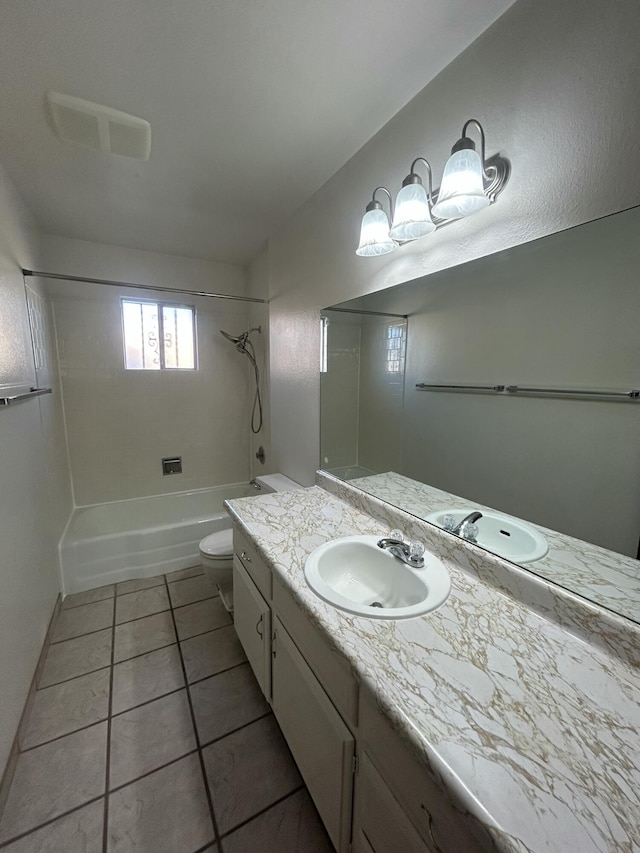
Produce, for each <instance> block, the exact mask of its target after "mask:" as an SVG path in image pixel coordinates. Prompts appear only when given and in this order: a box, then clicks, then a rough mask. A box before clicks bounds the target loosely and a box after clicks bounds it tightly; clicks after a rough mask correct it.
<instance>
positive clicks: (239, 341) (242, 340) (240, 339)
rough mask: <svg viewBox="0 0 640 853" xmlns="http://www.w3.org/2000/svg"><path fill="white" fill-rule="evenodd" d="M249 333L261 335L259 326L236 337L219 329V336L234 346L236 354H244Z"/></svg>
mask: <svg viewBox="0 0 640 853" xmlns="http://www.w3.org/2000/svg"><path fill="white" fill-rule="evenodd" d="M251 332H258V333H262V327H261V326H254V328H253V329H247V331H246V332H243V333H242V334H241V335H237V336H236V337H234V336H233V335H230V334H229V332H225V331H224V330H223V329H220V334H221V335H223V336H224V337H225V338H226V339H227V340H228V341H231V343H232V344H235V347H236V349H237V350H238V352H246V346H247V341H248V340H249V335H250V334H251Z"/></svg>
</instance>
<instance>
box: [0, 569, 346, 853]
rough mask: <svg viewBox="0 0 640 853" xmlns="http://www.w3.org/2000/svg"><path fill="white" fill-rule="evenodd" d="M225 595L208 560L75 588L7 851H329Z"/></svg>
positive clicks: (11, 815)
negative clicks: (210, 577)
mask: <svg viewBox="0 0 640 853" xmlns="http://www.w3.org/2000/svg"><path fill="white" fill-rule="evenodd" d="M214 592H215V591H214V590H213V589H212V587H211V586H210V585H209V583H208V582H207V580H206V578H205V577H204V576H203V575H202V573H201V570H200V569H199V567H195V568H193V569H184V570H183V571H181V572H174V573H173V574H172V575H166V576H165V575H163V576H161V577H157V578H149V579H145V580H134V581H126V582H125V583H120V584H117V585H115V586H114V585H112V586H106V587H102V588H101V589H97V590H91V591H90V592H86V593H79V594H78V595H73V596H69V597H68V598H66V599H65V601H64V603H63V605H62V608H61V610H60V613H59V616H58V619H57V622H56V625H55V626H54V628H53V632H52V641H51V644H50V646H49V648H48V650H47V654H46V658H45V662H44V667H43V669H42V674H41V677H40V681H39V684H38V685H37V687H38V689H37V691H36V694H35V699H34V702H33V705H32V709H31V714H30V717H29V720H28V722H27V724H26V726H25V728H24V734H23V737H22V742H21V744H20V749H21V751H20V756H19V758H18V763H17V766H16V771H15V775H14V778H13V782H12V785H11V788H10V790H9V795H8V797H7V801H6V805H5V808H4V811H3V813H2V815H1V816H0V850H1V851H2V853H204V851H212V853H253V851H260V853H296V851H297V852H298V853H330V851H331V850H332V849H333V848H332V847H331V844H330V842H329V840H328V838H327V836H326V833H325V831H324V829H323V827H322V824H321V823H320V820H319V818H318V815H317V813H316V811H315V808H314V806H313V804H312V802H311V799H310V797H309V795H308V793H307V791H306V789H305V787H304V784H303V782H302V779H301V778H300V775H299V773H298V770H297V768H296V765H295V763H294V762H293V759H292V758H291V754H290V753H289V750H288V749H287V746H286V744H285V741H284V739H283V737H282V734H281V732H280V730H279V728H278V725H277V723H276V721H275V719H274V717H273V715H272V714H271V713H270V709H269V705H268V704H267V702H266V701H265V699H264V697H263V696H262V693H261V692H260V689H259V688H258V685H257V683H256V681H255V679H254V676H253V673H252V671H251V669H250V667H249V664H248V663H247V660H246V657H245V655H244V653H243V651H242V647H241V645H240V643H239V642H238V639H237V637H236V634H235V631H234V628H233V624H232V622H231V619H230V617H229V615H228V614H227V612H226V611H225V609H224V608H223V607H222V604H221V602H220V599H219V597H218V596H217V595H215V594H214Z"/></svg>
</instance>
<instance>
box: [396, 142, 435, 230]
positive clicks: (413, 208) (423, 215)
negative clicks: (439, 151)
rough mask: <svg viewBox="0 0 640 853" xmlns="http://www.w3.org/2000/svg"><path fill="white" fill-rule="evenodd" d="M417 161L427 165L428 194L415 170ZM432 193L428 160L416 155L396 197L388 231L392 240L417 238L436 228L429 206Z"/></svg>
mask: <svg viewBox="0 0 640 853" xmlns="http://www.w3.org/2000/svg"><path fill="white" fill-rule="evenodd" d="M418 163H424V164H425V166H426V167H427V172H428V174H429V194H428V195H427V191H426V190H425V188H424V187H423V186H422V179H421V178H420V176H419V175H418V174H416V171H415V168H416V165H417V164H418ZM432 194H433V185H432V180H431V166H430V165H429V161H428V160H425V159H424V157H416V159H415V160H414V161H413V163H412V164H411V171H410V172H409V174H408V175H407V177H406V178H405V179H404V181H403V182H402V189H401V190H400V192H399V193H398V196H397V198H396V212H395V216H394V217H393V224H392V225H391V230H390V231H389V234H390V235H391V237H392V238H393V239H394V240H398V241H401V240H417V239H418V237H426V236H427V234H431V233H433V232H434V231H435V230H436V226H435V223H434V221H433V219H432V218H431V211H430V206H432V205H433V200H432Z"/></svg>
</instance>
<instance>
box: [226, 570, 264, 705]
mask: <svg viewBox="0 0 640 853" xmlns="http://www.w3.org/2000/svg"><path fill="white" fill-rule="evenodd" d="M233 625H234V628H235V630H236V634H237V635H238V639H239V640H240V642H241V643H242V648H243V649H244V653H245V654H246V656H247V659H248V660H249V663H250V664H251V669H252V670H253V672H254V675H255V677H256V680H257V682H258V684H259V685H260V689H261V690H262V692H263V693H264V695H265V696H266V698H267V701H269V699H270V698H271V609H270V608H269V605H268V604H267V603H266V601H265V600H264V598H263V597H262V595H261V594H260V592H259V590H258V588H257V587H256V586H255V584H254V583H253V581H252V580H251V578H250V577H249V575H248V574H247V572H246V571H245V570H244V568H243V566H242V563H241V562H240V560H239V559H238V558H237V557H236V558H235V559H234V561H233Z"/></svg>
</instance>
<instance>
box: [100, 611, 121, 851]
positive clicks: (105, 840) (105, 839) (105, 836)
mask: <svg viewBox="0 0 640 853" xmlns="http://www.w3.org/2000/svg"><path fill="white" fill-rule="evenodd" d="M117 600H118V599H117V597H116V596H115V595H114V596H113V623H112V625H111V666H110V671H109V706H108V709H107V711H108V717H107V755H106V762H105V774H104V776H105V778H104V818H103V819H104V824H103V827H102V853H107V846H108V843H109V777H110V775H111V712H112V710H113V669H114V663H113V661H114V658H115V654H116V603H117Z"/></svg>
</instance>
